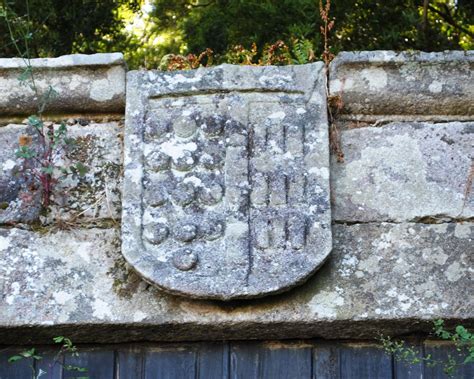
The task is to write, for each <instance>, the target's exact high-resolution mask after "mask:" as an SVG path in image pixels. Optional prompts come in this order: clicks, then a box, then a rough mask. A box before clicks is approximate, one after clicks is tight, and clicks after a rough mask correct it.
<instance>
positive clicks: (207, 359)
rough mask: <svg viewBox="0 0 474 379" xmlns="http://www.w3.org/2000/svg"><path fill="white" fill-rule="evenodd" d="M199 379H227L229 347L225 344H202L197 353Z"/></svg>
mask: <svg viewBox="0 0 474 379" xmlns="http://www.w3.org/2000/svg"><path fill="white" fill-rule="evenodd" d="M197 353H198V356H197V366H196V367H197V369H196V370H197V373H196V377H197V378H199V379H214V378H215V379H227V378H228V374H229V347H228V344H227V343H223V342H220V343H212V342H211V343H203V344H200V346H199V349H198V351H197Z"/></svg>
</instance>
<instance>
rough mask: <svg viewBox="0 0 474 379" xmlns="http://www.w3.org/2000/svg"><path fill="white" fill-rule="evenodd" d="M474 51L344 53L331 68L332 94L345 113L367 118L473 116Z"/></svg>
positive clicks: (338, 56) (339, 55)
mask: <svg viewBox="0 0 474 379" xmlns="http://www.w3.org/2000/svg"><path fill="white" fill-rule="evenodd" d="M473 66H474V51H466V52H465V51H449V52H443V53H422V52H413V53H410V52H402V53H396V52H394V51H361V52H342V53H339V54H338V55H337V57H336V58H335V59H334V61H333V62H332V63H331V67H330V94H331V95H332V96H341V97H342V101H343V103H344V107H343V109H342V113H343V114H344V115H345V114H352V115H353V116H354V115H358V116H359V118H360V119H363V118H364V117H363V116H374V115H379V116H384V117H385V116H387V117H391V116H393V115H418V116H423V117H426V116H427V115H446V116H462V117H465V116H473V115H474V105H473V104H474V90H473V88H474V77H473V76H472V70H473Z"/></svg>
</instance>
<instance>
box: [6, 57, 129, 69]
mask: <svg viewBox="0 0 474 379" xmlns="http://www.w3.org/2000/svg"><path fill="white" fill-rule="evenodd" d="M29 64H30V65H31V66H32V67H33V68H35V67H36V68H69V67H78V66H87V67H92V66H112V65H120V66H123V65H124V64H125V61H124V59H123V54H122V53H97V54H90V55H88V54H71V55H62V56H60V57H57V58H34V59H30V61H29ZM25 67H26V63H25V60H24V59H23V58H0V70H2V69H6V68H25Z"/></svg>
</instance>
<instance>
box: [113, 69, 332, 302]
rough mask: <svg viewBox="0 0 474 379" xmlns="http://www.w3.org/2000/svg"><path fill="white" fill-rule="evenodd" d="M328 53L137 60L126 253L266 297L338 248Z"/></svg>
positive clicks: (170, 274)
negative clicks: (260, 62)
mask: <svg viewBox="0 0 474 379" xmlns="http://www.w3.org/2000/svg"><path fill="white" fill-rule="evenodd" d="M324 86H325V77H324V72H323V65H322V63H316V64H312V65H304V66H288V67H241V66H230V65H223V66H219V67H215V68H211V69H200V70H196V71H185V72H173V73H163V72H161V73H160V72H156V71H150V72H143V71H140V72H130V73H129V74H128V84H127V115H126V130H125V178H124V202H123V209H124V212H123V217H122V220H123V221H122V238H123V254H124V256H125V258H126V259H127V260H128V262H129V263H130V264H131V265H132V266H133V267H135V268H136V269H137V271H139V272H140V274H141V275H143V276H144V277H145V278H146V279H147V280H148V281H149V282H151V283H155V284H157V285H158V286H160V287H162V288H164V289H166V290H168V291H170V292H174V293H180V294H184V295H187V296H191V297H199V298H215V299H223V300H229V299H236V298H249V297H261V296H264V295H266V294H270V293H277V292H282V291H284V290H287V289H289V288H291V287H293V286H295V285H297V284H300V283H302V282H303V281H305V280H306V279H307V278H308V277H309V276H310V275H311V274H312V273H313V272H314V271H315V270H316V269H317V268H318V267H319V266H320V265H321V264H322V263H323V261H324V260H325V259H326V257H327V256H328V254H329V252H330V250H331V225H330V221H331V216H330V204H329V162H328V156H329V152H328V130H327V129H328V126H327V116H326V100H325V89H324Z"/></svg>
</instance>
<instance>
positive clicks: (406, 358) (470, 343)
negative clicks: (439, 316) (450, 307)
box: [380, 320, 474, 377]
mask: <svg viewBox="0 0 474 379" xmlns="http://www.w3.org/2000/svg"><path fill="white" fill-rule="evenodd" d="M433 332H434V335H435V336H436V337H438V338H440V339H442V340H445V341H451V342H453V343H454V347H455V349H456V355H453V354H448V355H447V358H446V360H440V359H435V358H433V356H432V355H431V354H428V355H426V356H423V355H422V354H421V352H420V351H419V350H417V349H416V348H415V347H413V346H410V345H408V344H407V343H406V342H405V341H395V340H393V339H392V338H390V337H385V336H380V342H381V343H382V345H383V348H384V350H385V352H386V353H387V354H392V355H393V356H394V358H395V359H397V360H398V361H401V362H404V363H406V364H409V365H414V364H419V363H424V364H425V365H426V366H427V367H434V366H440V367H442V368H443V371H444V372H445V373H446V375H448V376H449V377H453V376H454V375H455V373H456V371H457V370H458V369H459V368H460V366H462V365H465V364H468V363H473V362H474V334H472V333H471V332H469V331H468V330H467V329H466V328H465V327H464V326H462V325H458V326H456V328H455V330H454V332H450V331H448V330H446V329H445V325H444V321H443V320H436V321H435V322H434V326H433Z"/></svg>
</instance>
